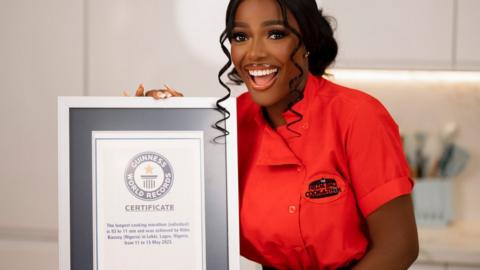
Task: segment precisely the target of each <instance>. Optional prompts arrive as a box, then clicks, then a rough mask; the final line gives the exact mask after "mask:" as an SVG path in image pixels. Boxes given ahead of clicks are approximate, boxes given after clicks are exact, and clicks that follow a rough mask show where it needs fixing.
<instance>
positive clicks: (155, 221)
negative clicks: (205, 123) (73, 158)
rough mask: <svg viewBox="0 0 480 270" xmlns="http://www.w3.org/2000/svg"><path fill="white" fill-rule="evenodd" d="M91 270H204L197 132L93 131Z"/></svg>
mask: <svg viewBox="0 0 480 270" xmlns="http://www.w3.org/2000/svg"><path fill="white" fill-rule="evenodd" d="M92 146H93V149H92V150H93V191H94V193H93V213H94V222H93V223H94V224H93V229H94V234H93V235H94V241H93V242H94V250H93V251H94V269H96V270H118V269H135V270H151V269H169V270H196V269H198V270H204V269H206V267H205V237H204V236H205V232H204V231H205V230H204V191H203V183H204V172H203V168H204V167H203V160H204V157H203V133H202V131H179V132H175V131H145V132H142V131H125V132H123V131H94V132H92Z"/></svg>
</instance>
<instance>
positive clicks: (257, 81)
mask: <svg viewBox="0 0 480 270" xmlns="http://www.w3.org/2000/svg"><path fill="white" fill-rule="evenodd" d="M248 73H249V74H248V75H249V76H248V77H249V79H250V84H251V85H252V87H253V89H254V90H257V91H264V90H267V89H268V88H270V87H271V86H272V85H273V84H274V83H275V81H276V80H277V77H278V69H270V70H251V71H248Z"/></svg>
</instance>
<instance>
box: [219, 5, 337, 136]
mask: <svg viewBox="0 0 480 270" xmlns="http://www.w3.org/2000/svg"><path fill="white" fill-rule="evenodd" d="M241 2H242V0H230V2H229V4H228V7H227V12H226V20H225V25H226V26H225V30H224V31H223V32H222V34H221V35H220V45H221V47H222V50H223V52H224V54H225V55H226V56H227V58H228V62H227V63H226V64H225V65H224V66H223V67H222V68H221V69H220V71H219V73H218V80H219V82H220V84H221V85H222V86H223V87H224V88H225V89H226V90H227V92H228V94H227V95H226V96H225V97H223V98H221V99H219V100H218V101H217V108H218V110H220V111H221V112H224V113H225V118H224V119H222V120H219V121H217V123H216V124H215V126H216V127H217V128H218V129H220V130H222V131H224V132H225V134H228V131H227V130H225V129H223V128H222V127H220V126H219V124H220V123H221V122H222V121H224V120H225V119H227V118H228V117H229V116H230V115H229V113H228V111H227V110H226V109H225V108H224V107H222V106H221V104H220V103H221V102H222V101H224V100H226V99H227V98H229V97H230V94H231V90H230V88H229V87H228V86H227V85H226V83H225V82H223V81H222V79H221V77H222V75H223V74H224V73H225V72H227V70H228V69H229V68H230V66H231V65H232V58H231V55H230V52H229V50H228V48H227V47H226V46H225V41H226V40H227V39H228V40H231V37H232V31H233V28H234V19H235V13H236V11H237V8H238V6H239V4H240V3H241ZM277 3H278V5H279V6H280V8H281V11H282V20H283V24H284V26H285V27H286V28H287V29H288V30H289V31H291V32H292V33H293V34H294V35H295V36H297V38H298V40H299V42H298V44H297V46H296V47H295V48H294V50H293V51H292V53H291V55H290V59H291V60H292V62H293V63H294V65H295V66H296V67H297V69H298V70H299V74H298V75H297V76H295V77H294V78H293V79H292V80H291V81H290V83H289V86H290V90H291V91H292V93H293V94H295V96H296V98H295V100H294V101H293V102H291V103H290V104H289V105H288V107H287V110H290V111H292V112H293V113H294V114H296V115H297V116H298V117H299V118H298V119H297V120H295V121H293V122H291V123H288V124H287V127H289V126H290V125H292V124H294V123H296V122H298V121H300V120H302V118H303V116H302V115H301V114H300V113H298V112H296V111H294V110H292V108H291V107H292V106H293V105H294V104H295V103H296V102H298V101H299V100H301V99H303V89H299V85H300V82H301V78H302V77H303V75H304V74H305V71H304V70H303V69H302V67H301V66H300V65H299V64H298V63H297V62H295V60H294V58H293V57H294V55H295V53H296V52H297V51H298V50H299V49H300V48H301V47H302V46H305V49H306V51H307V52H309V55H308V71H309V72H310V73H312V74H314V75H317V76H319V75H323V74H324V73H325V70H326V69H327V67H328V66H329V65H330V64H331V63H332V62H333V61H334V60H335V57H336V56H337V52H338V45H337V42H336V41H335V38H334V36H333V28H332V25H331V23H334V19H333V18H332V17H328V16H324V15H323V14H322V13H323V12H322V10H319V9H318V7H317V3H316V2H315V0H277ZM287 10H288V11H290V12H291V14H292V15H293V16H294V17H295V19H296V20H297V22H298V25H299V27H300V33H298V31H296V30H295V29H294V28H293V27H291V26H290V25H289V23H288V18H287ZM228 78H229V79H230V80H231V81H232V82H233V83H235V84H241V83H243V81H242V79H241V78H240V76H239V75H238V73H237V71H236V69H235V68H233V69H232V70H231V71H230V72H229V73H228Z"/></svg>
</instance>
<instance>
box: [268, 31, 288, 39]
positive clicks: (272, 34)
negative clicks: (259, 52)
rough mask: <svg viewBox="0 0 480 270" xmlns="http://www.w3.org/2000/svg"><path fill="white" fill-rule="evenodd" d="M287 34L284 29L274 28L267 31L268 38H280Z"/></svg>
mask: <svg viewBox="0 0 480 270" xmlns="http://www.w3.org/2000/svg"><path fill="white" fill-rule="evenodd" d="M286 35H287V33H286V32H284V31H279V30H274V31H270V32H269V33H268V38H270V39H282V38H284V37H285V36H286Z"/></svg>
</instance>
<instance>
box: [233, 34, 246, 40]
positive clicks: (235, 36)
mask: <svg viewBox="0 0 480 270" xmlns="http://www.w3.org/2000/svg"><path fill="white" fill-rule="evenodd" d="M232 39H233V40H234V41H235V42H242V41H245V40H247V35H246V34H245V33H242V32H237V33H233V34H232Z"/></svg>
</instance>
